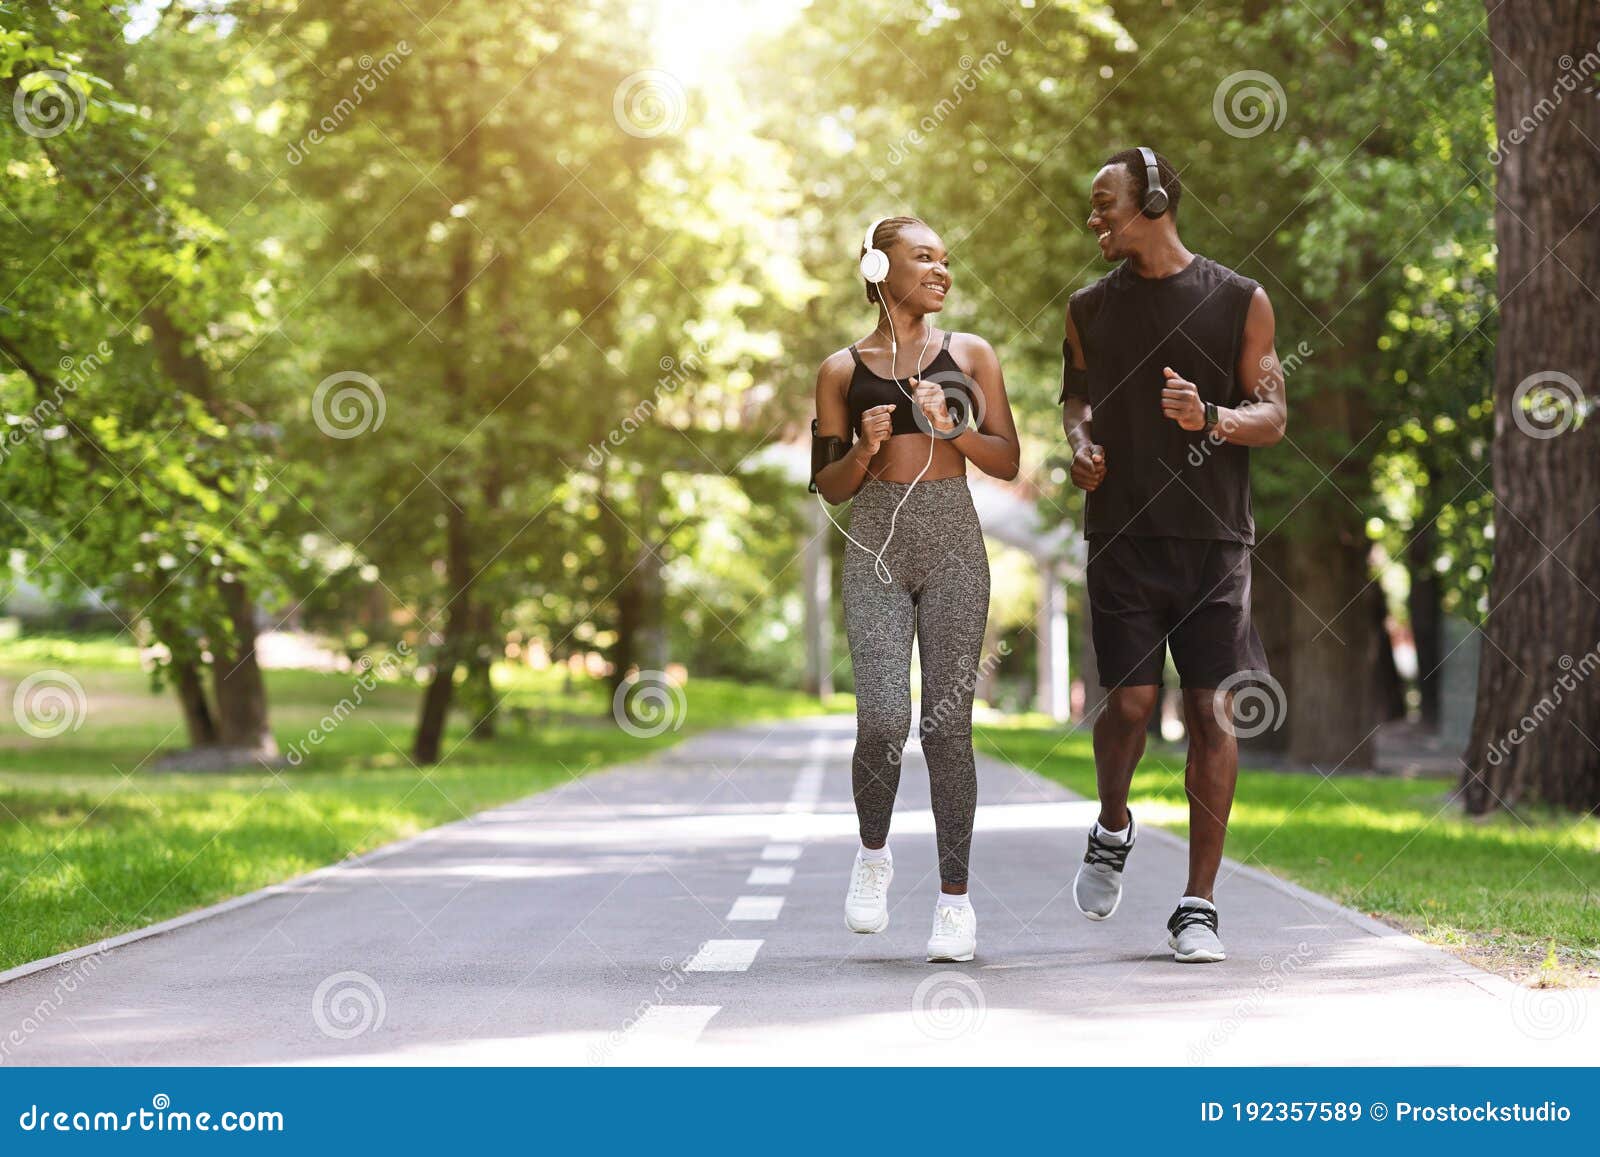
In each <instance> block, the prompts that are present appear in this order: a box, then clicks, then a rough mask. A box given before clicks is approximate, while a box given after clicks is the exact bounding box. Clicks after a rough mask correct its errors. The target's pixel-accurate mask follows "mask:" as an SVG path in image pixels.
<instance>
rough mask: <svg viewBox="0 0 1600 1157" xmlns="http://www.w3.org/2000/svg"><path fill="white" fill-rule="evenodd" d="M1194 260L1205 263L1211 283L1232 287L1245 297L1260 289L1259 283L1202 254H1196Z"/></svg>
mask: <svg viewBox="0 0 1600 1157" xmlns="http://www.w3.org/2000/svg"><path fill="white" fill-rule="evenodd" d="M1195 260H1196V261H1203V262H1205V270H1206V272H1207V274H1209V276H1210V277H1211V279H1212V280H1213V281H1215V282H1218V283H1220V284H1224V285H1229V286H1232V287H1233V288H1234V289H1237V290H1239V292H1240V293H1241V294H1243V295H1244V296H1245V297H1250V296H1253V295H1254V294H1255V291H1256V290H1258V289H1260V288H1261V283H1260V282H1259V281H1256V280H1255V279H1254V278H1251V277H1246V276H1245V275H1244V274H1242V273H1240V272H1238V271H1237V270H1234V269H1230V268H1228V267H1227V266H1226V265H1224V264H1222V262H1220V261H1213V260H1212V259H1211V258H1209V257H1207V256H1206V255H1205V254H1203V253H1196V254H1195Z"/></svg>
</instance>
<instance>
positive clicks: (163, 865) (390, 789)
mask: <svg viewBox="0 0 1600 1157" xmlns="http://www.w3.org/2000/svg"><path fill="white" fill-rule="evenodd" d="M44 668H57V669H60V670H64V671H67V672H69V673H70V674H71V675H72V676H73V677H74V678H75V679H77V680H78V682H79V683H80V684H81V685H82V686H83V689H84V694H85V698H86V702H87V711H86V712H85V713H84V716H83V723H82V725H81V726H80V727H79V728H78V729H77V730H74V731H68V732H66V733H64V734H62V735H59V736H56V737H55V738H51V739H38V738H33V737H31V736H29V735H26V734H24V733H23V732H22V731H21V730H20V728H19V727H18V726H17V724H16V722H15V721H14V719H13V715H12V712H11V710H10V709H9V708H10V699H11V696H12V694H13V688H14V686H15V682H16V680H18V679H20V678H22V677H24V676H26V675H28V674H30V673H32V672H35V671H39V670H41V669H44ZM268 686H269V694H270V697H271V703H272V710H273V726H274V731H275V733H276V735H277V738H278V743H279V746H280V747H282V748H285V749H286V748H287V747H288V745H289V744H290V743H292V742H294V741H296V740H303V739H304V737H305V735H306V733H307V731H308V730H309V729H310V728H311V727H312V726H313V725H314V724H315V723H316V722H317V721H318V720H319V719H320V718H321V717H322V716H323V714H324V713H325V712H326V711H328V710H329V709H330V708H331V707H332V706H333V704H335V703H336V702H337V701H338V700H339V699H340V698H341V697H344V696H348V695H350V693H351V690H352V686H353V683H352V678H351V677H350V676H348V675H339V674H321V673H316V672H308V671H274V672H269V673H268ZM505 690H506V691H508V692H509V696H508V699H507V706H508V708H512V709H517V708H520V709H523V710H521V711H516V710H513V711H511V712H510V713H509V714H508V716H507V717H506V718H504V719H503V720H502V724H501V730H500V735H499V737H498V738H496V739H493V740H489V741H482V740H477V739H472V740H466V741H465V742H463V741H462V739H461V732H462V730H463V728H461V727H459V726H458V727H457V728H456V729H455V730H454V732H453V733H452V734H451V736H450V737H448V738H447V741H446V744H445V750H446V752H447V755H446V758H445V759H444V760H443V762H441V763H440V764H439V765H438V766H436V767H434V768H431V769H428V771H427V773H426V774H424V773H423V772H421V771H419V770H418V769H417V768H415V767H414V766H413V765H412V764H411V762H410V760H409V759H408V758H407V756H406V753H407V752H408V751H409V745H410V737H411V728H412V724H413V721H414V717H415V712H416V709H417V704H418V690H417V688H416V687H415V686H410V685H406V686H401V685H385V686H380V687H379V688H378V689H377V690H376V691H375V692H372V693H369V694H368V696H367V698H366V701H365V702H364V703H363V704H362V705H361V706H360V707H359V708H357V709H356V711H355V713H354V714H353V715H352V716H351V717H350V718H348V719H347V720H346V721H345V722H344V724H343V725H342V726H341V727H339V728H338V729H337V730H335V731H333V733H332V734H331V735H330V737H329V738H328V739H327V740H326V741H325V742H324V743H322V744H321V745H320V746H318V747H316V748H315V749H314V750H313V751H312V753H311V756H310V758H308V759H307V760H306V761H305V763H304V764H303V765H302V766H300V767H296V768H288V769H285V770H283V771H281V772H279V773H277V774H273V773H269V772H266V771H264V770H257V771H241V772H237V773H229V774H204V773H175V772H163V771H157V770H155V769H154V766H153V765H154V764H155V762H156V760H157V759H158V758H159V756H160V755H161V754H162V753H163V752H165V751H170V750H174V749H177V748H181V747H182V745H183V741H184V735H183V730H182V727H181V725H180V717H179V714H178V711H177V706H176V703H175V701H174V700H173V698H172V696H171V694H170V692H169V693H163V694H160V695H157V694H153V693H152V692H151V691H150V690H149V682H148V678H147V677H146V676H145V675H143V674H142V673H141V672H140V671H139V669H138V665H137V662H136V657H135V656H134V654H133V652H132V651H131V649H129V648H127V647H125V646H122V645H118V644H113V643H111V642H108V641H100V640H96V641H92V642H89V643H76V642H73V641H71V640H60V639H55V640H52V639H42V640H20V641H11V642H6V643H3V644H0V692H3V694H4V697H5V699H6V701H7V702H6V704H5V709H4V710H0V970H3V969H6V968H10V967H12V966H14V965H17V964H21V963H24V962H26V961H29V960H35V959H39V958H41V957H44V956H49V955H53V954H54V953H57V952H61V951H64V950H66V949H69V948H73V947H77V946H79V945H83V944H89V943H93V942H94V941H96V940H99V939H101V938H103V937H106V936H112V935H116V934H117V933H120V932H125V931H128V930H129V929H132V928H137V927H140V926H143V925H146V924H151V923H154V922H156V921H159V920H164V919H167V918H169V917H171V916H175V915H179V914H181V913H183V912H187V911H190V910H192V909H194V908H198V907H202V906H204V905H206V904H211V903H215V902H216V901H219V900H222V899H226V898H227V897H230V896H235V895H239V894H241V893H243V892H248V891H250V890H252V889H254V888H259V887H262V886H264V885H267V884H271V883H274V882H277V881H281V880H285V879H288V878H290V877H293V876H296V875H299V874H301V873H303V872H307V871H310V870H312V869H315V868H318V867H321V866H323V865H325V864H329V863H333V862H336V861H338V860H340V859H342V858H344V857H346V856H349V855H356V854H360V853H361V852H364V851H368V850H370V849H372V848H375V847H378V846H380V845H382V844H385V843H389V842H391V841H393V840H396V839H400V838H403V837H405V836H409V835H413V834H415V833H417V832H420V831H423V830H425V829H427V828H430V827H434V826H436V825H438V824H441V823H446V822H449V821H451V820H456V819H460V818H461V817H462V816H464V815H469V814H471V813H472V812H474V811H477V810H480V809H482V808H485V807H490V806H493V805H495V804H499V803H504V802H506V801H508V800H513V799H517V798H519V797H521V796H525V795H528V794H530V793H532V792H535V791H539V790H541V789H543V788H547V787H550V786H553V785H555V784H558V783H561V782H563V781H565V780H567V779H569V778H572V777H574V776H577V775H581V774H583V773H585V772H588V771H591V770H593V769H595V768H598V767H601V766H604V765H606V764H608V763H615V762H618V761H623V760H630V759H636V758H639V757H641V756H643V755H646V754H648V753H649V752H651V751H653V750H657V749H659V748H662V747H666V746H670V745H671V744H672V743H675V742H677V741H679V740H681V739H682V738H683V737H684V736H686V735H688V734H690V733H692V732H694V731H698V730H702V729H706V728H713V727H721V726H731V725H735V724H739V723H745V722H750V721H752V720H756V719H770V718H781V717H792V716H798V715H804V714H810V713H814V712H815V711H816V710H817V704H816V701H815V700H814V699H812V698H809V697H806V696H803V695H800V694H798V693H794V692H788V691H781V690H775V689H772V688H764V687H752V686H746V685H743V684H740V683H733V682H723V681H718V680H713V679H693V678H692V679H691V680H690V681H689V683H688V686H687V687H686V688H685V693H686V694H685V700H684V702H685V703H686V710H685V714H684V725H683V728H682V730H679V731H667V732H665V733H664V734H662V735H661V736H659V737H655V738H638V737H635V736H633V735H630V734H628V733H626V732H624V731H623V730H621V729H620V728H618V727H617V726H616V725H615V723H614V722H613V720H612V718H611V713H610V702H609V698H608V696H607V693H606V690H605V688H604V686H603V685H602V684H601V683H600V682H598V681H596V680H590V679H580V680H577V681H575V683H574V684H573V685H572V686H571V687H570V688H568V687H567V685H566V681H565V680H564V679H563V678H562V676H561V675H560V674H559V673H556V672H533V671H531V670H527V669H519V670H518V671H517V672H516V674H515V675H514V676H507V679H506V685H505ZM849 704H850V701H849V699H848V698H847V697H836V698H835V700H833V701H832V702H830V704H829V705H828V706H829V707H831V708H832V709H834V710H840V709H848V708H849Z"/></svg>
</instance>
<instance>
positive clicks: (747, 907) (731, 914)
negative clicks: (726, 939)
mask: <svg viewBox="0 0 1600 1157" xmlns="http://www.w3.org/2000/svg"><path fill="white" fill-rule="evenodd" d="M782 910H783V897H782V896H740V897H739V898H738V899H737V900H735V901H734V902H733V907H732V908H729V909H728V920H729V922H730V923H731V922H732V921H734V920H776V919H777V918H778V913H779V912H781V911H782Z"/></svg>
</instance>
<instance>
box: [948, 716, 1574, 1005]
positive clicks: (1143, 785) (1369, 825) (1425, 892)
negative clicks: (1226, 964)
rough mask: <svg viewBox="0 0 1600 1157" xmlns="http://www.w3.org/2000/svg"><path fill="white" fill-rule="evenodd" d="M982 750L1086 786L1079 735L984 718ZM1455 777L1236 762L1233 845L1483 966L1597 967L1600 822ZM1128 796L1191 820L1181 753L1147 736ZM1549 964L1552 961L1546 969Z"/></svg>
mask: <svg viewBox="0 0 1600 1157" xmlns="http://www.w3.org/2000/svg"><path fill="white" fill-rule="evenodd" d="M977 735H978V745H979V748H980V749H981V750H986V751H988V752H991V753H992V754H994V755H997V756H999V757H1001V758H1004V759H1008V760H1010V761H1011V762H1013V763H1016V764H1019V765H1021V766H1022V767H1028V768H1033V769H1035V770H1037V771H1038V772H1040V773H1041V774H1043V775H1046V776H1048V777H1050V778H1051V779H1054V780H1057V781H1058V782H1060V783H1061V784H1063V785H1064V786H1066V787H1067V788H1070V789H1071V790H1073V791H1075V792H1078V793H1080V794H1082V795H1086V796H1089V797H1091V798H1092V797H1093V796H1094V795H1095V778H1094V753H1093V748H1092V743H1091V740H1090V737H1089V735H1088V733H1087V732H1086V731H1080V732H1077V733H1075V734H1073V735H1071V736H1069V737H1068V738H1066V739H1065V740H1064V741H1063V739H1062V736H1063V731H1062V729H1061V728H1060V727H1058V726H1048V725H1042V724H1041V723H1040V721H1039V720H1038V719H1037V717H1035V718H1034V719H1031V720H1016V721H1009V722H1007V723H1003V724H1000V725H989V726H980V727H979V728H978V729H977ZM1453 787H1454V781H1452V780H1449V779H1443V778H1417V779H1400V778H1394V777H1385V776H1370V775H1350V774H1345V773H1340V774H1337V775H1335V776H1332V777H1329V778H1324V777H1322V776H1320V775H1317V774H1314V773H1308V774H1300V773H1292V772H1275V771H1266V770H1261V769H1259V768H1249V767H1247V768H1243V769H1241V770H1240V773H1239V786H1238V792H1237V794H1236V796H1235V801H1234V806H1233V812H1232V815H1231V816H1230V817H1229V822H1228V854H1229V855H1230V856H1231V857H1232V858H1234V859H1237V860H1242V861H1244V862H1245V863H1248V864H1251V865H1254V866H1257V867H1263V868H1266V869H1267V870H1269V871H1271V872H1273V873H1274V874H1276V875H1278V876H1281V877H1283V878H1285V879H1289V880H1293V881H1294V882H1295V883H1297V884H1300V885H1302V886H1304V887H1306V888H1309V889H1311V890H1312V891H1314V892H1320V893H1322V894H1323V895H1325V896H1330V897H1332V898H1333V899H1335V900H1337V901H1339V902H1340V903H1341V904H1345V905H1347V906H1349V907H1352V908H1357V909H1360V910H1361V911H1363V912H1367V913H1369V914H1370V915H1373V916H1376V917H1378V918H1379V919H1382V920H1385V921H1387V922H1388V923H1391V924H1394V925H1396V926H1398V927H1402V928H1404V929H1406V930H1407V931H1409V932H1411V933H1413V934H1415V935H1418V936H1420V937H1422V938H1423V939H1426V940H1430V941H1433V942H1434V943H1437V944H1441V945H1445V946H1447V947H1450V948H1453V949H1455V950H1457V951H1459V952H1461V954H1462V955H1464V956H1467V957H1468V958H1470V959H1473V960H1475V961H1477V962H1478V963H1480V964H1483V965H1485V966H1486V967H1493V968H1495V969H1497V970H1499V971H1501V972H1504V973H1507V974H1511V975H1520V974H1523V973H1526V972H1527V971H1529V970H1530V969H1538V968H1539V966H1540V964H1541V962H1543V961H1545V960H1546V959H1547V957H1548V956H1549V954H1550V953H1551V952H1552V951H1553V952H1554V954H1555V959H1556V961H1558V962H1559V970H1560V971H1561V973H1562V974H1563V975H1562V977H1561V979H1562V980H1563V981H1564V982H1582V981H1583V980H1586V979H1593V978H1594V977H1595V975H1596V974H1597V972H1600V820H1596V819H1595V818H1594V817H1592V816H1590V817H1580V816H1573V815H1568V814H1565V813H1551V812H1542V813H1530V812H1521V813H1519V815H1518V816H1512V815H1507V814H1503V813H1501V814H1496V815H1492V816H1490V817H1487V818H1485V819H1473V818H1468V817H1467V816H1465V815H1464V814H1463V813H1462V812H1461V810H1460V808H1459V807H1457V806H1456V805H1455V804H1453V803H1451V802H1450V799H1449V794H1450V791H1451V789H1452V788H1453ZM1130 802H1131V803H1132V805H1133V808H1134V810H1135V811H1137V812H1138V815H1139V819H1140V820H1141V821H1142V822H1148V823H1152V824H1158V825H1159V826H1161V827H1163V828H1166V829H1168V830H1170V831H1173V832H1177V833H1178V834H1180V835H1184V834H1187V831H1188V826H1189V811H1188V801H1187V798H1186V796H1185V795H1184V788H1183V753H1182V751H1181V750H1175V749H1172V748H1169V747H1167V746H1165V745H1152V747H1151V750H1150V753H1149V754H1147V755H1146V757H1145V759H1144V761H1143V762H1142V763H1141V764H1140V769H1139V771H1138V772H1137V773H1136V774H1135V775H1134V779H1133V789H1132V793H1131V796H1130ZM1544 971H1545V972H1549V971H1550V968H1549V967H1548V966H1547V967H1546V968H1545V969H1544Z"/></svg>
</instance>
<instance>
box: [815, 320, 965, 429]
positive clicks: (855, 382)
mask: <svg viewBox="0 0 1600 1157" xmlns="http://www.w3.org/2000/svg"><path fill="white" fill-rule="evenodd" d="M850 356H851V357H853V358H855V359H856V368H855V372H854V373H853V374H851V375H850V386H849V388H848V389H847V390H846V391H845V404H846V405H847V406H848V407H849V409H850V429H851V430H853V431H854V432H855V434H856V436H857V437H860V435H861V415H863V414H865V413H866V412H867V411H868V410H870V409H872V407H874V406H887V405H893V406H894V413H893V414H891V415H890V416H889V433H890V434H891V435H894V434H926V433H928V430H927V428H926V427H925V426H921V425H918V423H917V405H916V403H915V402H913V401H912V400H911V398H910V394H911V393H913V390H912V387H911V385H910V379H909V378H901V379H900V382H899V384H898V385H897V384H896V383H895V382H893V381H891V380H890V379H889V378H881V377H879V376H878V375H877V374H875V373H873V372H872V371H871V370H869V369H867V363H866V362H864V361H862V360H861V351H860V350H858V349H856V347H855V346H854V345H852V346H851V347H850ZM935 375H937V378H936V380H937V382H938V384H939V385H941V386H943V387H944V389H945V391H946V393H948V392H949V391H950V389H951V387H955V388H956V389H960V390H965V391H966V393H967V394H968V395H969V397H970V396H971V395H974V394H975V393H976V392H977V384H976V383H975V382H973V380H972V379H971V378H969V377H968V376H967V373H966V371H965V370H963V369H962V368H961V365H960V363H958V362H957V361H956V359H955V357H954V356H953V355H952V354H951V353H950V335H949V333H946V334H945V335H944V341H943V342H941V343H940V345H939V352H938V353H937V354H935V355H934V357H933V360H932V361H931V362H929V363H928V364H927V365H926V366H924V367H923V368H922V370H921V371H920V372H918V373H914V374H912V375H911V377H915V378H922V379H924V380H926V379H928V378H930V377H935ZM949 407H950V414H951V416H952V417H953V418H955V420H956V426H957V428H960V427H961V426H964V425H966V422H967V414H968V412H969V411H970V403H963V402H962V401H961V400H960V399H959V398H951V399H950V400H949Z"/></svg>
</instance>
